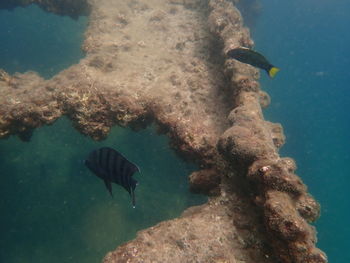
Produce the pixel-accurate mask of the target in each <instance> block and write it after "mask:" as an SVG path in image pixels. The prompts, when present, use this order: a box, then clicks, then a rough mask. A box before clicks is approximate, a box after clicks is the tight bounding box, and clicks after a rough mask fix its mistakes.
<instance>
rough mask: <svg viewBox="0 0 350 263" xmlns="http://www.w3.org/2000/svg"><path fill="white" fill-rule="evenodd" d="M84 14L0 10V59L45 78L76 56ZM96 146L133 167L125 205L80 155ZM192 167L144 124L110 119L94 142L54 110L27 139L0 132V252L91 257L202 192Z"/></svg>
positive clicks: (22, 258)
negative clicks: (193, 186)
mask: <svg viewBox="0 0 350 263" xmlns="http://www.w3.org/2000/svg"><path fill="white" fill-rule="evenodd" d="M86 21H87V19H86V18H80V19H79V20H78V21H74V20H71V19H70V18H62V17H58V16H56V15H52V14H47V13H44V12H43V11H41V10H40V9H39V8H37V7H36V6H30V7H28V8H26V9H22V8H19V9H16V10H15V12H12V13H11V12H8V11H0V32H1V34H0V37H1V39H0V40H1V41H0V45H1V46H0V50H1V53H0V68H4V69H5V70H7V71H9V72H11V73H13V72H16V71H19V72H25V71H27V70H35V71H37V72H39V73H40V74H41V75H42V76H44V77H46V78H49V77H51V76H52V75H54V74H55V73H57V72H59V71H60V70H62V69H64V68H65V67H67V66H69V65H71V64H73V63H77V62H78V61H79V59H80V58H81V57H82V55H83V54H82V53H81V51H80V45H81V41H82V39H83V37H82V35H83V32H84V29H85V27H86ZM27 30H29V32H28V31H27ZM3 33H4V34H3ZM21 48H26V50H21V51H19V50H18V49H21ZM101 146H109V147H114V148H115V149H118V150H119V151H120V152H122V153H123V155H125V156H126V157H127V158H128V159H130V160H131V161H132V162H134V163H136V164H137V165H138V166H139V167H140V168H141V174H139V173H137V174H135V175H134V176H135V178H136V179H137V180H138V181H139V185H138V186H137V188H136V208H135V209H133V208H132V205H131V199H130V196H129V194H128V193H127V192H126V191H125V190H124V189H123V188H121V187H119V186H117V185H113V193H114V198H111V196H110V195H109V193H108V191H107V189H106V188H105V186H104V183H103V181H102V180H100V179H99V178H97V177H96V176H95V175H93V174H92V173H91V172H90V171H89V170H88V169H87V168H86V167H85V165H84V164H83V160H84V159H85V158H86V157H87V154H88V153H89V152H90V151H91V150H93V149H96V148H98V147H101ZM195 169H196V167H195V166H194V165H192V164H189V163H185V162H183V161H182V160H180V159H179V158H178V157H177V156H176V155H175V154H174V152H173V151H172V150H170V148H169V146H168V139H167V138H166V137H165V136H158V135H157V134H156V133H155V132H154V128H153V127H150V128H148V129H146V130H143V131H140V132H137V133H136V132H133V131H131V130H129V129H124V128H120V127H114V128H113V129H112V131H111V133H110V135H109V136H108V138H107V139H106V140H104V141H103V142H94V141H92V140H91V139H89V138H88V137H84V136H82V135H81V134H79V133H78V132H77V131H76V130H74V129H73V128H72V125H71V123H70V121H69V120H68V119H66V118H61V119H59V120H58V121H56V122H55V123H54V124H53V125H52V126H45V127H42V128H40V129H37V130H35V131H34V134H33V137H32V139H31V141H30V142H29V143H24V142H21V141H20V140H18V138H17V137H10V138H8V139H6V140H0V171H1V179H2V181H1V184H0V210H1V217H0V233H1V238H0V262H6V263H23V262H38V263H47V262H52V263H55V262H60V263H76V262H84V263H96V262H100V261H101V259H102V258H103V256H104V255H105V254H106V253H107V252H108V251H111V250H113V249H115V248H116V247H117V246H118V245H120V244H122V243H124V242H126V241H128V240H130V239H133V238H134V237H135V236H136V232H137V231H139V230H140V229H144V228H147V227H149V226H152V225H154V224H156V223H157V222H160V221H163V220H166V219H171V218H174V217H177V216H179V215H180V213H181V212H182V211H183V210H184V209H185V208H187V207H189V206H192V205H195V204H200V203H203V202H205V201H206V198H205V197H203V196H199V195H194V194H191V193H189V191H188V175H189V174H190V173H191V172H192V171H194V170H195Z"/></svg>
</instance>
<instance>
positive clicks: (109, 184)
mask: <svg viewBox="0 0 350 263" xmlns="http://www.w3.org/2000/svg"><path fill="white" fill-rule="evenodd" d="M103 181H104V182H105V185H106V188H107V189H108V191H109V193H110V194H111V196H112V197H113V194H112V183H111V181H108V180H107V179H105V180H103Z"/></svg>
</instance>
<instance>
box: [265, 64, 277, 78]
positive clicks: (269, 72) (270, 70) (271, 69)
mask: <svg viewBox="0 0 350 263" xmlns="http://www.w3.org/2000/svg"><path fill="white" fill-rule="evenodd" d="M278 71H280V69H279V68H276V67H274V66H272V67H271V68H270V69H269V71H268V74H269V76H270V78H273V77H274V76H275V75H276V74H277V72H278Z"/></svg>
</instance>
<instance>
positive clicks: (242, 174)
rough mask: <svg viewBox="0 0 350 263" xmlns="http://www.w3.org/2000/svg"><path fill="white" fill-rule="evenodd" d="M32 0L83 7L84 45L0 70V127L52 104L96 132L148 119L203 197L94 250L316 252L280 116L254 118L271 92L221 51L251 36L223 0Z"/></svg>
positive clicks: (21, 132)
mask: <svg viewBox="0 0 350 263" xmlns="http://www.w3.org/2000/svg"><path fill="white" fill-rule="evenodd" d="M29 2H30V3H31V2H33V1H26V0H23V1H21V0H18V1H11V4H7V3H6V1H4V2H3V3H2V4H1V5H0V7H1V8H13V7H15V6H17V5H18V6H25V5H27V4H29ZM34 2H38V4H39V6H40V7H42V8H43V9H44V10H46V11H50V12H54V13H56V14H59V15H68V16H71V17H73V18H76V17H78V16H79V15H86V14H88V16H89V25H88V29H87V31H86V33H85V41H84V43H83V46H82V48H83V50H84V51H85V53H86V56H85V58H84V59H82V60H81V61H80V62H79V64H76V65H73V66H71V67H69V68H67V69H66V70H64V71H62V72H60V73H58V74H57V75H55V76H54V77H53V78H51V79H49V80H45V79H43V78H42V77H40V76H39V75H38V74H37V73H35V72H27V73H24V74H20V73H16V74H14V75H10V74H8V73H7V72H5V71H3V70H1V71H0V89H1V93H2V95H1V97H0V138H5V137H7V136H10V135H18V136H19V137H20V138H22V139H24V140H25V139H28V137H30V133H31V132H32V131H33V129H35V128H38V127H40V126H43V125H47V124H52V123H53V122H54V121H56V120H57V119H58V118H60V117H61V116H63V115H64V116H67V117H68V118H69V119H71V120H72V122H73V125H74V127H75V128H76V129H77V130H78V131H79V132H81V133H83V134H85V135H88V136H90V137H91V138H93V139H95V140H102V139H104V138H106V136H107V135H108V133H109V131H110V129H111V127H112V126H114V125H120V126H124V127H131V128H132V129H134V130H139V129H143V128H145V127H147V126H149V125H150V124H152V123H153V124H155V125H156V126H157V129H158V131H159V133H163V134H166V135H167V136H168V137H169V138H170V141H171V146H172V148H173V149H174V150H175V151H176V152H177V153H178V154H180V155H181V156H182V157H183V158H185V159H186V160H188V161H192V162H194V163H196V164H198V165H199V167H201V169H200V170H198V171H196V172H193V173H192V174H191V175H190V177H189V180H190V183H191V189H192V191H195V192H199V193H204V194H206V195H208V196H209V197H210V198H209V201H208V202H207V203H206V204H204V205H201V206H196V207H191V208H189V209H187V210H186V211H184V212H183V214H182V216H181V217H179V218H176V219H173V220H169V221H165V222H161V223H159V224H157V225H156V226H153V227H150V228H148V229H145V230H142V231H140V232H139V233H138V235H137V237H136V238H135V239H134V240H132V241H130V242H127V243H125V244H124V245H122V246H119V247H118V248H116V250H114V251H111V252H110V253H108V254H107V255H106V256H105V258H104V259H103V262H105V263H115V262H173V263H176V262H247V263H250V262H251V263H253V262H254V263H256V262H259V263H264V262H286V263H289V262H290V263H292V262H300V263H301V262H303V263H308V262H327V258H326V256H325V254H324V253H323V252H322V251H320V250H319V249H318V248H317V247H316V245H315V243H316V231H315V229H314V227H313V226H311V225H310V224H309V223H310V222H313V221H315V220H316V219H317V218H318V216H319V204H318V203H317V202H316V201H315V200H314V199H313V197H312V196H310V195H309V194H308V192H307V188H306V186H305V185H304V184H303V182H302V181H301V179H300V178H299V177H298V176H297V175H296V174H295V173H294V171H295V169H296V164H295V162H294V161H293V159H291V158H281V157H280V156H279V154H278V149H279V148H280V147H281V146H282V145H283V144H284V142H285V137H284V135H283V129H282V126H281V125H280V124H277V123H271V122H268V121H266V120H264V117H263V113H262V108H264V107H267V106H268V104H269V101H270V99H269V96H268V94H267V93H266V92H264V91H262V90H261V89H260V85H259V83H258V79H259V72H258V71H257V70H256V69H255V68H253V67H251V66H249V65H245V64H242V63H240V62H237V61H234V60H227V59H225V57H224V55H223V54H225V53H226V51H227V50H229V49H232V48H236V47H240V46H246V47H251V46H253V41H252V39H251V38H250V35H249V29H248V28H246V27H244V26H243V22H242V17H241V15H240V13H239V11H238V10H237V8H236V7H235V5H234V3H232V2H229V1H226V0H211V1H201V0H132V1H125V0H88V1H82V0H79V1H60V2H59V3H58V2H57V1H50V0H47V1H39V0H38V1H34ZM234 2H235V1H234Z"/></svg>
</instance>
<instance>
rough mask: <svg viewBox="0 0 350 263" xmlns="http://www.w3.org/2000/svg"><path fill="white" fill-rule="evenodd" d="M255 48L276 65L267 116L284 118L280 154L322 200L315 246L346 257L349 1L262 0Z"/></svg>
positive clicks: (343, 261)
mask: <svg viewBox="0 0 350 263" xmlns="http://www.w3.org/2000/svg"><path fill="white" fill-rule="evenodd" d="M261 2H262V11H261V14H260V16H259V17H258V18H257V22H256V23H255V26H256V27H255V28H254V29H253V30H252V35H253V38H254V40H255V43H256V46H255V48H256V49H257V50H259V51H261V52H262V53H263V54H265V55H266V57H268V58H269V60H270V61H271V62H272V63H273V64H275V65H276V66H278V67H280V68H281V71H280V72H279V73H278V74H277V76H276V78H275V79H273V80H270V79H268V77H267V76H266V74H265V72H262V86H263V89H264V90H266V91H267V92H268V93H269V94H270V95H271V98H272V103H271V106H270V107H269V108H268V109H267V110H265V116H266V118H267V119H269V120H272V121H275V122H281V123H282V125H283V127H284V131H285V134H286V136H287V143H286V145H285V146H283V148H282V149H281V154H282V155H283V156H291V157H293V158H295V159H296V161H297V164H298V170H297V174H298V175H300V176H301V177H302V179H303V181H304V182H305V183H306V184H307V185H308V186H309V190H310V192H311V193H312V194H313V195H314V196H315V197H316V199H317V200H318V201H319V202H320V203H321V205H322V215H321V218H320V219H319V221H318V222H317V223H316V227H317V229H318V239H319V243H318V245H319V247H320V248H321V249H323V250H324V251H326V253H327V254H328V257H329V261H330V262H337V263H348V262H350V252H349V248H350V224H349V222H350V197H349V186H350V166H349V163H350V151H349V148H350V117H349V112H348V107H349V105H350V89H349V88H350V87H349V83H350V73H349V70H350V33H349V32H350V31H349V26H350V15H349V14H350V1H348V0H337V1H330V0H308V1H305V0H294V1H281V0H262V1H261Z"/></svg>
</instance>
